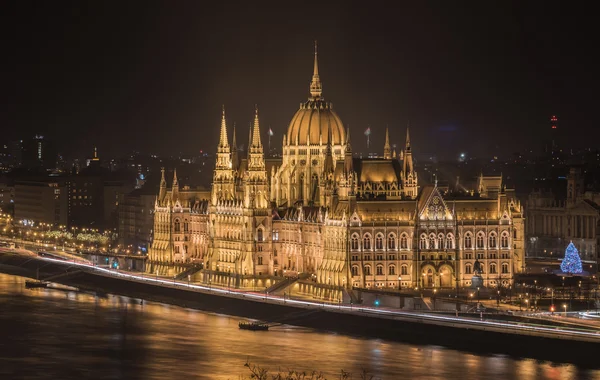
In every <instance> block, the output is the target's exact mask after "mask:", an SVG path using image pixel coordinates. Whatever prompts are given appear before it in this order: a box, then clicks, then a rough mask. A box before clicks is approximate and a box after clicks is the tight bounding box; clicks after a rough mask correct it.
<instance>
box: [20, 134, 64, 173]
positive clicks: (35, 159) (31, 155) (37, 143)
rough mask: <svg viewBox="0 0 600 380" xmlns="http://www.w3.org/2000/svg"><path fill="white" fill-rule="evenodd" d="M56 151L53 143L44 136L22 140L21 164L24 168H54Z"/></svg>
mask: <svg viewBox="0 0 600 380" xmlns="http://www.w3.org/2000/svg"><path fill="white" fill-rule="evenodd" d="M56 162H57V152H56V149H55V147H54V144H53V143H52V142H51V141H49V140H48V139H46V138H44V136H41V135H36V136H35V137H34V138H32V139H26V140H22V165H23V166H24V167H26V168H38V167H39V168H43V169H54V168H55V167H56Z"/></svg>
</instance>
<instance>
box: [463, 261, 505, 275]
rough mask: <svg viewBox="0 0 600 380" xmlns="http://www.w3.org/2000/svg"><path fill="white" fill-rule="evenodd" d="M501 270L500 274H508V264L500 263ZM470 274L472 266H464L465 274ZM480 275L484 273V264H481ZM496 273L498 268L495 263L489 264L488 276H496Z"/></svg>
mask: <svg viewBox="0 0 600 380" xmlns="http://www.w3.org/2000/svg"><path fill="white" fill-rule="evenodd" d="M501 269H502V272H501V273H509V266H508V263H502V266H501ZM471 273H473V266H472V265H471V264H466V265H465V274H471ZM481 273H485V264H481ZM496 273H498V266H497V265H496V263H491V264H490V274H496Z"/></svg>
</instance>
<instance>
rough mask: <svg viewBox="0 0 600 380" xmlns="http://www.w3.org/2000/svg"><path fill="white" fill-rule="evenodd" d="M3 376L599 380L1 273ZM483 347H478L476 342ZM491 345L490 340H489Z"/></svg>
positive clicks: (564, 369) (571, 371)
mask: <svg viewBox="0 0 600 380" xmlns="http://www.w3.org/2000/svg"><path fill="white" fill-rule="evenodd" d="M0 310H1V312H0V333H1V337H2V339H0V378H10V379H12V378H31V379H46V378H52V379H72V378H80V377H86V378H103V379H118V378H127V379H171V378H179V379H238V378H239V375H240V374H246V372H245V369H244V367H243V365H244V363H245V362H246V360H250V361H251V362H254V363H258V364H261V365H262V366H265V367H267V368H270V369H276V368H281V369H288V368H294V369H297V370H312V369H317V370H322V371H323V372H326V373H327V374H329V375H330V376H329V377H330V378H333V374H334V373H339V370H340V369H344V370H346V371H351V372H353V373H355V374H358V373H359V372H360V371H361V370H362V369H366V370H367V371H369V372H370V373H373V374H375V375H376V376H377V377H378V378H381V379H397V378H400V377H402V378H419V379H440V378H469V379H479V378H495V379H517V378H518V379H540V378H547V379H581V378H600V372H598V371H582V370H580V369H579V368H577V367H575V366H573V365H556V364H553V363H547V362H537V361H534V360H514V359H512V358H508V357H505V356H502V355H497V356H477V355H473V354H468V353H464V352H460V351H455V350H449V349H445V348H443V347H437V346H428V347H417V346H413V345H407V344H401V343H395V342H387V341H382V340H377V339H360V338H354V337H348V336H345V335H339V334H333V333H318V332H315V331H313V330H310V329H304V328H297V327H289V326H281V327H275V328H273V329H272V330H270V331H268V332H256V331H246V330H239V329H238V327H237V326H238V322H239V320H240V319H239V318H236V317H229V316H225V315H215V314H209V313H204V312H200V311H195V310H189V309H182V308H179V307H174V306H169V305H162V304H156V303H151V302H143V303H141V302H140V300H136V299H130V298H127V297H120V296H107V297H106V298H99V297H96V296H94V295H92V294H85V293H78V292H72V291H57V290H49V289H33V290H28V289H25V287H24V280H23V279H22V278H19V277H15V276H8V275H0ZM482 344H485V343H482ZM492 344H493V343H492Z"/></svg>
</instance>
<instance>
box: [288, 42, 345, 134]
mask: <svg viewBox="0 0 600 380" xmlns="http://www.w3.org/2000/svg"><path fill="white" fill-rule="evenodd" d="M322 92H323V91H322V86H321V80H320V78H319V65H318V63H317V48H316V45H315V65H314V72H313V77H312V81H311V83H310V95H311V96H310V98H309V99H308V101H306V102H304V103H301V104H300V109H299V110H298V111H297V112H296V114H295V115H294V117H293V118H292V121H291V122H290V126H289V127H288V132H287V143H288V145H296V144H298V145H319V143H323V144H327V142H328V140H329V137H328V136H329V130H330V129H331V138H332V140H333V141H331V144H332V145H342V144H344V143H345V142H346V139H345V130H344V125H343V124H342V120H340V117H339V116H338V114H337V113H336V112H335V111H334V110H333V105H332V104H331V103H328V102H326V101H325V100H324V99H323V98H322V96H321V95H322Z"/></svg>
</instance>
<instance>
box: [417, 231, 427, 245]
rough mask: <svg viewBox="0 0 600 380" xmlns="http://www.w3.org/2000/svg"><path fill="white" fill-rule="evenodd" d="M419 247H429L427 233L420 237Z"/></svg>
mask: <svg viewBox="0 0 600 380" xmlns="http://www.w3.org/2000/svg"><path fill="white" fill-rule="evenodd" d="M419 248H420V249H427V237H426V236H425V234H423V235H421V238H420V239H419Z"/></svg>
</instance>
